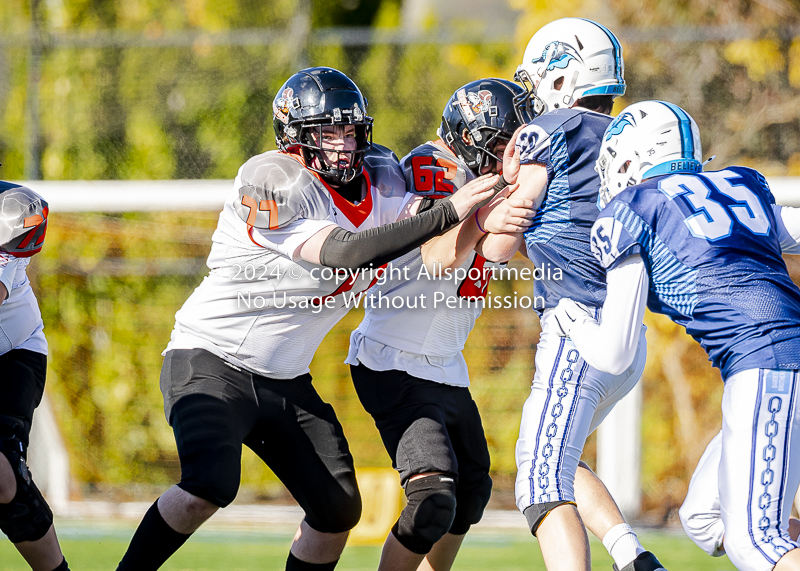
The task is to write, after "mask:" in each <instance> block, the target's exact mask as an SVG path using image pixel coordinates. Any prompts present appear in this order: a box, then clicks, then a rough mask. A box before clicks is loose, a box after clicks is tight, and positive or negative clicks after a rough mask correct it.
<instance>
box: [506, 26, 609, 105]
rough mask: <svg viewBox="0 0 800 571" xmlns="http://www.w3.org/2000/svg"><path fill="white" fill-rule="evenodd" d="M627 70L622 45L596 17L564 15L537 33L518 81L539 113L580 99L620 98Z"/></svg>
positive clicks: (532, 39)
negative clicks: (567, 16)
mask: <svg viewBox="0 0 800 571" xmlns="http://www.w3.org/2000/svg"><path fill="white" fill-rule="evenodd" d="M624 73H625V66H624V64H623V62H622V46H621V45H620V43H619V40H618V39H617V37H616V36H615V35H614V34H612V33H611V32H610V31H609V30H608V29H607V28H605V27H603V26H601V25H600V24H598V23H596V22H592V21H591V20H585V19H583V18H562V19H560V20H556V21H555V22H550V23H549V24H547V25H545V26H543V27H542V28H541V29H540V30H539V31H538V32H536V33H535V34H534V35H533V37H532V38H531V40H530V41H529V42H528V47H527V48H525V56H524V57H523V60H522V63H521V64H520V65H519V67H517V72H516V73H515V74H514V79H515V80H516V81H518V82H519V83H521V84H522V85H523V87H525V89H526V94H525V97H526V99H527V100H528V102H530V101H531V100H533V111H534V112H535V113H536V114H537V115H539V114H541V113H546V112H548V111H552V110H553V109H559V108H564V107H567V108H568V107H572V105H573V104H574V103H575V102H576V101H577V100H578V99H580V98H581V97H587V96H590V95H612V96H614V97H617V96H620V95H622V94H624V93H625V78H624Z"/></svg>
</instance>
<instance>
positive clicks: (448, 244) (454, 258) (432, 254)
mask: <svg viewBox="0 0 800 571" xmlns="http://www.w3.org/2000/svg"><path fill="white" fill-rule="evenodd" d="M483 236H484V233H483V232H481V231H480V230H478V227H477V226H476V225H475V217H474V216H470V217H469V218H467V219H466V220H465V221H464V222H462V223H461V224H459V225H458V226H456V227H455V228H453V229H452V230H449V231H448V232H445V233H444V234H442V235H441V236H437V237H436V238H434V239H433V240H430V241H429V242H427V243H425V244H423V246H422V261H423V263H424V264H425V266H426V267H427V268H428V271H429V272H433V271H434V268H435V270H436V271H437V272H439V271H440V269H441V270H445V269H454V268H458V267H460V266H461V265H462V264H463V263H464V262H466V260H467V258H469V256H470V254H471V253H472V251H473V250H474V249H475V247H476V246H477V245H478V242H480V239H481V238H483Z"/></svg>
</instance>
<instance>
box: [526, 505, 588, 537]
mask: <svg viewBox="0 0 800 571" xmlns="http://www.w3.org/2000/svg"><path fill="white" fill-rule="evenodd" d="M564 504H570V505H573V506H574V505H576V504H575V502H573V501H570V500H556V501H554V502H545V503H543V504H533V505H530V506H528V507H527V508H525V509H524V510H523V512H522V514H523V515H524V516H525V519H526V520H528V527H529V528H531V534H533V535H536V531H537V530H538V529H539V526H540V525H542V522H543V521H544V518H546V517H547V515H548V514H549V513H550V512H551V511H553V510H554V509H556V508H557V507H558V506H563V505H564Z"/></svg>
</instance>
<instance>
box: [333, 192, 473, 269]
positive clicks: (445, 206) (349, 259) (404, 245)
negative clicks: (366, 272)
mask: <svg viewBox="0 0 800 571" xmlns="http://www.w3.org/2000/svg"><path fill="white" fill-rule="evenodd" d="M458 223H459V220H458V213H457V212H456V209H455V207H454V206H453V204H452V203H451V202H450V200H448V199H445V200H441V201H438V202H437V204H436V205H435V206H434V207H433V208H431V209H429V210H427V211H425V212H423V213H420V214H417V215H416V216H412V217H410V218H406V219H405V220H400V221H399V222H393V223H391V224H386V225H384V226H378V227H377V228H372V229H370V230H364V231H363V232H348V231H347V230H345V229H344V228H336V229H334V231H333V232H331V233H330V234H329V235H328V237H327V238H326V239H325V242H323V244H322V248H321V249H320V254H319V259H320V263H322V265H323V266H329V267H331V268H346V269H352V270H355V269H358V268H369V267H370V266H372V267H378V266H381V265H383V264H385V263H386V262H390V261H392V260H394V259H395V258H398V257H400V256H402V255H403V254H406V253H408V252H410V251H411V250H413V249H414V248H417V247H419V246H421V245H422V244H424V243H425V242H427V241H428V240H430V239H431V238H433V237H434V236H438V235H439V234H442V233H444V232H446V231H447V230H449V229H450V228H453V227H454V226H456V225H457V224H458Z"/></svg>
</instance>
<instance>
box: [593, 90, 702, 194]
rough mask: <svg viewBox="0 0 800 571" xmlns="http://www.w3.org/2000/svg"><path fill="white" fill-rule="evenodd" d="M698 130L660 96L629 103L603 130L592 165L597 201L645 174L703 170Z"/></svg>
mask: <svg viewBox="0 0 800 571" xmlns="http://www.w3.org/2000/svg"><path fill="white" fill-rule="evenodd" d="M702 154H703V151H702V148H701V146H700V130H699V129H698V128H697V123H695V122H694V119H692V118H691V117H690V116H689V114H688V113H687V112H686V111H684V110H683V109H681V108H680V107H678V106H677V105H674V104H672V103H667V102H665V101H642V102H640V103H634V104H633V105H629V106H628V107H626V108H625V109H623V110H622V112H621V113H620V114H619V115H618V116H617V117H616V118H615V119H614V120H613V121H612V122H611V124H610V125H609V126H608V128H607V129H606V132H605V135H603V141H602V146H601V147H600V156H599V157H598V158H597V163H596V164H595V167H594V168H595V170H596V171H597V173H598V174H599V175H600V196H599V199H598V204H599V205H600V207H601V208H602V207H604V206H605V205H606V204H608V203H609V201H610V200H611V199H612V198H614V197H615V196H616V195H618V194H619V193H620V192H622V191H623V190H625V189H626V188H628V187H629V186H632V185H634V184H639V183H640V182H642V181H643V180H645V179H648V178H652V177H654V176H659V175H662V174H670V173H687V172H688V173H695V172H701V171H702V170H703V163H702V162H701V160H702Z"/></svg>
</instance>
